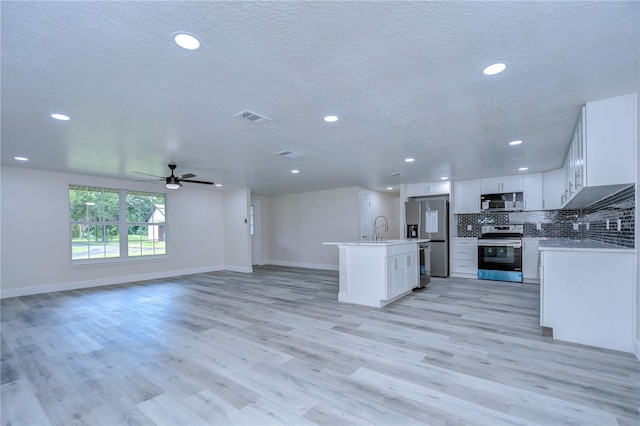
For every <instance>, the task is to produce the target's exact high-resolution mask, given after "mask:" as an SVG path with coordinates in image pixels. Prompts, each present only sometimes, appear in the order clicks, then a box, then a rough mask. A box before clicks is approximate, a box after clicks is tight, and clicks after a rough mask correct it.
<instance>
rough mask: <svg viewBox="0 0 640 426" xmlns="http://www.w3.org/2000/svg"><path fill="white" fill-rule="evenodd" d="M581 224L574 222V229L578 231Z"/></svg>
mask: <svg viewBox="0 0 640 426" xmlns="http://www.w3.org/2000/svg"><path fill="white" fill-rule="evenodd" d="M579 226H580V225H579V224H577V223H574V224H573V230H574V231H577V230H578V229H580V228H579Z"/></svg>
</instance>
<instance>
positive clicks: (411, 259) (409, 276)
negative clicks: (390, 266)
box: [403, 253, 418, 291]
mask: <svg viewBox="0 0 640 426" xmlns="http://www.w3.org/2000/svg"><path fill="white" fill-rule="evenodd" d="M416 287H418V253H410V254H408V255H407V257H406V285H405V288H404V290H403V291H407V290H411V289H414V288H416Z"/></svg>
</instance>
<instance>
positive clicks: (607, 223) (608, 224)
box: [607, 219, 609, 231]
mask: <svg viewBox="0 0 640 426" xmlns="http://www.w3.org/2000/svg"><path fill="white" fill-rule="evenodd" d="M608 230H609V219H607V231H608Z"/></svg>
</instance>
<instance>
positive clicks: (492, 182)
mask: <svg viewBox="0 0 640 426" xmlns="http://www.w3.org/2000/svg"><path fill="white" fill-rule="evenodd" d="M500 192H502V178H501V177H500V176H497V177H491V178H482V179H480V194H498V193H500Z"/></svg>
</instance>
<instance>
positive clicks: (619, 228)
mask: <svg viewBox="0 0 640 426" xmlns="http://www.w3.org/2000/svg"><path fill="white" fill-rule="evenodd" d="M618 231H622V219H618Z"/></svg>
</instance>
